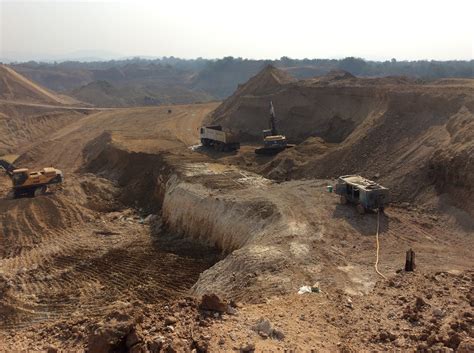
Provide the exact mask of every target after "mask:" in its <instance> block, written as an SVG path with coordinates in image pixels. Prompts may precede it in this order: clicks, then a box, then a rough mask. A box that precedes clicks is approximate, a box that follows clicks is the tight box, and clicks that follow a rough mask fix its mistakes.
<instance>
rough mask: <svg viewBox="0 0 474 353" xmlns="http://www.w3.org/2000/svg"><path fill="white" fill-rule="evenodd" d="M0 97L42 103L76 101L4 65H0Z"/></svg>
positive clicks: (69, 102)
mask: <svg viewBox="0 0 474 353" xmlns="http://www.w3.org/2000/svg"><path fill="white" fill-rule="evenodd" d="M0 98H1V99H5V100H11V101H21V102H34V103H44V104H73V103H75V102H76V101H75V100H74V99H72V98H70V97H66V96H63V95H58V94H56V93H54V92H51V91H49V90H48V89H45V88H44V87H41V86H40V85H38V84H36V83H35V82H33V81H31V80H29V79H27V78H26V77H24V76H23V75H20V74H19V73H17V72H16V71H15V70H13V69H12V68H10V67H8V66H5V65H0Z"/></svg>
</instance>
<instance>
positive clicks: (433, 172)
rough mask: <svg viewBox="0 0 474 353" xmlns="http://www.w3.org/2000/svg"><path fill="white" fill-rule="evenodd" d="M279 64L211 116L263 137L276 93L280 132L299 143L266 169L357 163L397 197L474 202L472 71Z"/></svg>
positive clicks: (310, 173) (313, 172)
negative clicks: (421, 78) (463, 75)
mask: <svg viewBox="0 0 474 353" xmlns="http://www.w3.org/2000/svg"><path fill="white" fill-rule="evenodd" d="M279 74H280V72H279V71H278V70H277V69H274V68H267V69H266V70H264V71H262V72H261V73H259V74H258V75H257V76H255V77H254V78H252V79H251V80H249V82H247V83H246V84H245V85H243V86H242V87H241V88H239V90H237V91H236V93H235V94H234V95H233V96H231V97H230V98H229V99H227V100H226V101H224V102H223V103H222V105H221V106H219V107H218V108H217V109H216V110H215V111H214V112H213V113H212V115H211V116H210V117H209V121H210V122H212V123H218V124H221V125H223V126H225V127H226V128H228V129H230V130H233V131H235V132H240V134H241V136H242V138H243V139H247V140H249V141H253V142H255V141H260V140H261V136H260V134H261V130H262V129H265V128H268V117H269V111H268V104H269V101H270V100H272V101H273V104H274V106H275V110H276V115H277V125H278V128H279V130H280V132H281V133H283V134H284V135H286V136H287V138H288V139H289V141H290V142H296V143H301V142H303V143H302V144H301V145H300V146H297V147H296V148H295V149H292V150H287V151H285V152H283V153H281V154H279V155H278V156H277V157H276V158H275V159H274V160H272V161H271V162H270V163H269V164H268V165H267V166H265V167H263V168H261V169H260V170H259V171H260V172H263V173H265V175H266V176H269V177H271V178H275V179H279V180H285V179H293V178H297V179H300V178H308V177H316V178H335V177H337V176H339V175H344V174H355V173H361V174H364V175H365V176H367V177H369V178H378V180H379V181H380V182H381V183H382V184H384V185H387V186H388V187H390V188H391V190H392V195H393V199H394V200H395V201H400V202H402V201H413V200H418V201H421V202H423V203H425V204H426V205H428V206H429V207H434V208H438V207H440V206H442V204H444V203H446V201H447V202H448V203H449V204H450V205H451V206H455V207H461V208H462V209H463V210H464V211H467V212H471V211H472V210H473V209H474V207H473V204H472V199H473V197H472V189H473V187H474V184H473V181H472V178H471V175H472V173H470V172H471V166H472V161H471V156H472V148H473V147H472V141H473V140H474V128H473V125H472V122H473V121H474V100H473V97H474V83H473V82H474V81H472V80H471V81H470V80H462V81H456V80H454V81H452V82H451V81H449V82H446V81H442V82H431V83H420V82H417V81H414V80H410V79H407V78H374V79H363V78H356V77H354V76H352V75H350V74H347V73H346V74H344V73H333V74H331V75H328V76H326V77H322V78H318V79H313V80H302V81H297V82H294V81H288V80H280V81H278V80H270V78H272V77H274V76H278V75H279ZM255 82H260V83H262V84H264V83H267V84H266V85H265V87H264V88H262V87H261V86H258V85H256V84H255ZM322 147H324V148H322ZM440 196H442V197H443V201H440V200H439V197H440ZM471 215H472V213H471Z"/></svg>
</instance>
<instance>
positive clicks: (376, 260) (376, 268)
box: [374, 210, 387, 279]
mask: <svg viewBox="0 0 474 353" xmlns="http://www.w3.org/2000/svg"><path fill="white" fill-rule="evenodd" d="M379 226H380V212H379V210H377V233H376V234H375V240H376V243H377V255H376V259H375V266H374V267H375V272H377V273H378V274H379V275H380V276H381V277H382V278H384V279H387V277H385V276H384V275H383V274H382V273H380V271H379V268H378V264H379V250H380V244H379Z"/></svg>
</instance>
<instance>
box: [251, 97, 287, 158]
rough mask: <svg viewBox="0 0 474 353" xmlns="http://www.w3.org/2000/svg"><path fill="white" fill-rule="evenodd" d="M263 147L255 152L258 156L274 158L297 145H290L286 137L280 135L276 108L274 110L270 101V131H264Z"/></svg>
mask: <svg viewBox="0 0 474 353" xmlns="http://www.w3.org/2000/svg"><path fill="white" fill-rule="evenodd" d="M262 133H263V147H260V148H257V149H256V150H255V153H256V154H263V155H267V156H273V155H275V154H277V153H280V152H281V151H283V150H284V149H286V148H291V147H294V146H295V145H292V144H291V145H290V144H289V143H288V142H287V140H286V137H285V136H283V135H280V134H279V133H278V131H277V128H276V116H275V108H273V102H272V101H270V129H268V130H263V131H262Z"/></svg>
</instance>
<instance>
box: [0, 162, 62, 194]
mask: <svg viewBox="0 0 474 353" xmlns="http://www.w3.org/2000/svg"><path fill="white" fill-rule="evenodd" d="M0 169H4V170H5V172H6V173H7V175H8V176H9V177H10V179H11V181H12V192H13V197H14V198H17V197H20V196H23V195H25V196H31V197H32V196H39V195H42V194H44V193H45V192H46V190H48V186H49V185H54V184H61V183H62V182H63V181H64V176H63V172H62V171H60V170H59V169H55V168H52V167H47V168H43V169H41V170H39V171H32V172H30V171H29V170H28V169H27V168H16V167H15V166H14V165H13V162H9V161H7V160H6V159H0Z"/></svg>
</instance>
